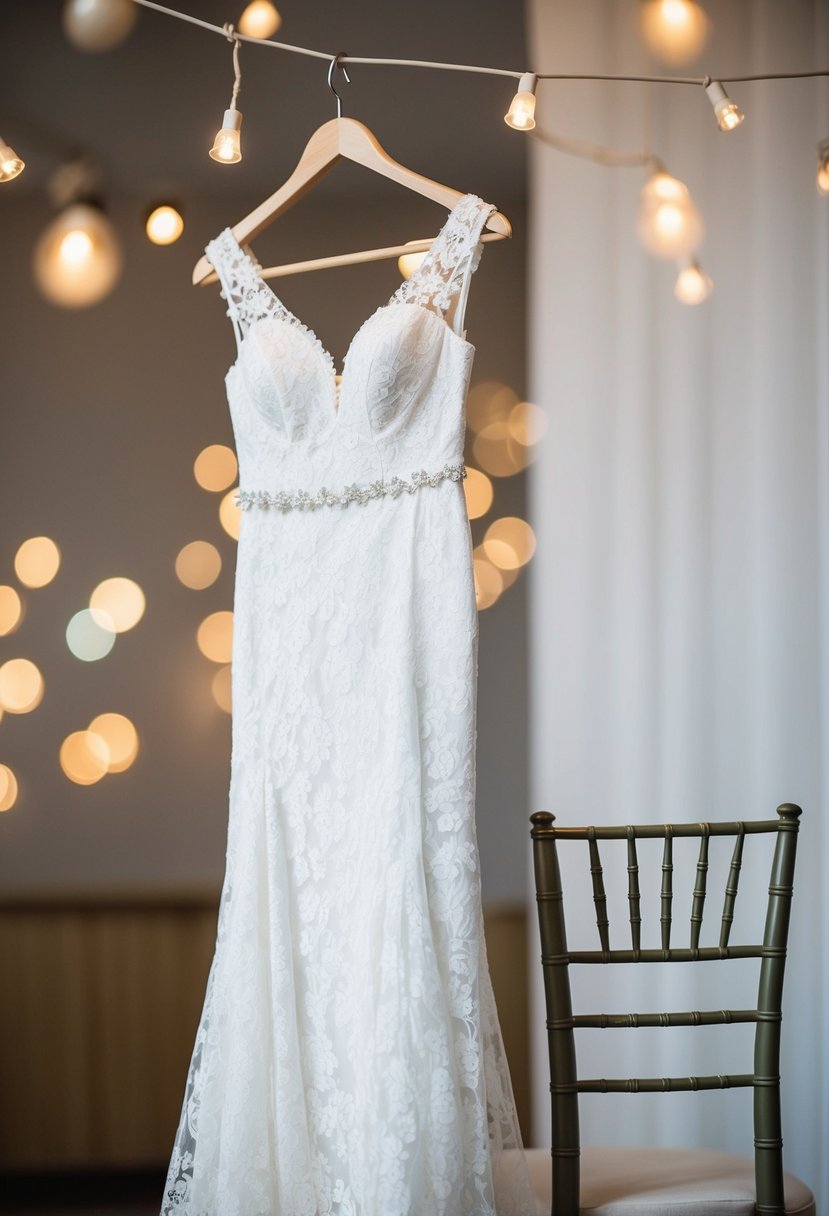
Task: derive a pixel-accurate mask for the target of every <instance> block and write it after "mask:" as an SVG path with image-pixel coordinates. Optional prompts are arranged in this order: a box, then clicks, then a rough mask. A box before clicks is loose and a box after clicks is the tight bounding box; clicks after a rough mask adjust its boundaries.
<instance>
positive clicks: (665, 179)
mask: <svg viewBox="0 0 829 1216" xmlns="http://www.w3.org/2000/svg"><path fill="white" fill-rule="evenodd" d="M638 233H639V240H640V241H641V242H642V244H643V245H644V246H645V248H646V249H647V250H648V251H649V252H650V253H653V254H656V256H657V257H660V258H671V259H674V258H683V257H688V256H690V255H691V253H692V252H693V251H694V249H695V248H696V247H697V245H699V243H700V242H701V240H702V236H703V224H702V216H701V215H700V213H699V212H698V211H697V209H696V207H695V206H694V203H693V200H692V198H691V195H690V193H689V191H688V187H687V186H686V185H685V183H684V182H681V181H680V180H679V178H677V177H672V176H671V174H670V173H666V172H665V170H664V169H663V168H662V167H661V166H660V167H659V168H658V169H657V170H656V171H655V172H654V173H652V174H651V176H650V177H649V178H648V180H647V181H646V182H645V185H644V186H643V188H642V193H641V196H640V208H639V222H638Z"/></svg>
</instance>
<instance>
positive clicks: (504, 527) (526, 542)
mask: <svg viewBox="0 0 829 1216" xmlns="http://www.w3.org/2000/svg"><path fill="white" fill-rule="evenodd" d="M483 549H484V553H485V554H486V556H487V557H488V558H489V560H490V561H491V562H492V564H493V565H494V566H497V567H498V568H499V569H501V570H517V569H518V568H519V567H521V566H525V565H526V564H527V562H528V561H529V560H530V558H531V557H532V555H533V553H535V533H534V532H533V530H532V528H531V527H530V525H529V524H528V523H527V522H526V520H524V519H519V518H518V517H517V516H516V515H506V516H504V517H503V518H502V519H496V520H495V521H494V522H493V523H491V524H490V525H489V527H488V528H487V530H486V535H485V536H484V540H483Z"/></svg>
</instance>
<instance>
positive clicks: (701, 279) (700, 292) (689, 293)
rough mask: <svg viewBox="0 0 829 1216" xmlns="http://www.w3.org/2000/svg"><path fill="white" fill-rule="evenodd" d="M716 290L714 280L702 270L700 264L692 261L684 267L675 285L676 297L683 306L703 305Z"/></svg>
mask: <svg viewBox="0 0 829 1216" xmlns="http://www.w3.org/2000/svg"><path fill="white" fill-rule="evenodd" d="M713 290H714V283H713V281H712V279H710V278H709V276H708V275H707V274H706V273H705V271H704V270H702V269H701V267H700V265H699V262H697V261H696V260H695V259H691V261H690V262H688V264H687V265H686V266H683V267H682V268H681V270H680V272H679V274H678V275H677V278H676V283H675V284H674V295H675V296H676V298H677V299H678V300H680V301H681V302H682V303H683V304H701V303H702V302H703V300H707V299H708V297H709V296H710V294H711V292H712V291H713Z"/></svg>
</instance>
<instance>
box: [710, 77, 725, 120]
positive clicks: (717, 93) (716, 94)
mask: <svg viewBox="0 0 829 1216" xmlns="http://www.w3.org/2000/svg"><path fill="white" fill-rule="evenodd" d="M705 91H706V93H707V94H708V100H709V101H710V102H711V105H712V106H713V107H714V112H715V113H716V110H717V106H721V105H722V103H723V102H724V101H726V102H727V101H730V98H729V96H728V94H727V93H726V91H725V89H724V88H723V87H722V85H721V84H720V82H719V80H711V81H709V82H708V84H707V85H706V86H705Z"/></svg>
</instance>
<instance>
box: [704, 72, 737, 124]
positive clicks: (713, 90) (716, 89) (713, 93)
mask: <svg viewBox="0 0 829 1216" xmlns="http://www.w3.org/2000/svg"><path fill="white" fill-rule="evenodd" d="M706 80H707V81H708V83H707V84H706V85H705V91H706V93H707V94H708V100H709V101H710V102H711V105H712V107H713V109H714V116H715V117H716V119H717V126H718V127H719V128H720V130H721V131H733V130H734V128H735V127H739V125H740V123H741V122H742V121H743V119H744V118H745V114H744V113H743V112H742V110H741V109H740V107H739V106H738V105H737V103H736V101H732V100H731V98H730V97H729V96H728V94H727V93H726V91H725V89H724V88H723V87H722V85H721V84H720V82H719V80H711V79H710V77H707V76H706Z"/></svg>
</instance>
